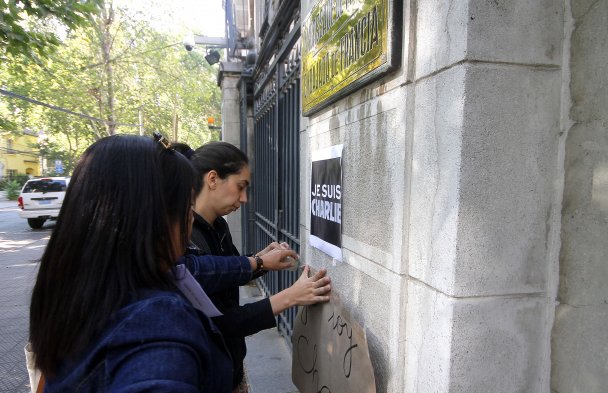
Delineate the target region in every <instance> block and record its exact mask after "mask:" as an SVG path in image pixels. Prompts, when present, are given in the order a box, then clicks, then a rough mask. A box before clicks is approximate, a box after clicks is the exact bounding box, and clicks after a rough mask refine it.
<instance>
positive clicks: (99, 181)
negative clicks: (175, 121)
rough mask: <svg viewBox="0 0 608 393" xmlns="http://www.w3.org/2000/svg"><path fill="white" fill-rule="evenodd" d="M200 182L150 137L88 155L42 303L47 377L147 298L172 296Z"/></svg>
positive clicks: (62, 218) (33, 319) (121, 139)
mask: <svg viewBox="0 0 608 393" xmlns="http://www.w3.org/2000/svg"><path fill="white" fill-rule="evenodd" d="M194 176H195V175H194V171H193V168H192V165H191V163H190V162H189V161H188V160H187V159H186V158H185V157H184V156H182V155H181V154H178V153H176V152H175V151H173V150H170V149H166V148H165V147H163V146H162V145H160V144H159V143H156V142H154V141H153V140H152V139H150V138H145V137H139V136H127V135H115V136H110V137H107V138H103V139H101V140H99V141H97V142H95V143H94V144H93V145H91V146H90V147H89V148H88V149H87V150H86V151H85V153H84V154H83V156H82V157H81V159H80V161H79V162H78V165H77V166H76V169H75V170H74V174H73V176H72V179H71V181H70V185H69V187H68V189H67V192H66V196H65V199H64V201H63V205H62V207H61V211H60V213H59V217H58V218H57V223H56V225H55V229H54V231H53V233H52V235H51V238H50V240H49V243H48V245H47V247H46V250H45V252H44V254H43V256H42V259H41V263H40V270H39V272H38V277H37V280H36V284H35V286H34V290H33V294H32V303H31V307H30V341H31V343H32V347H33V351H34V353H35V354H36V365H37V367H38V368H39V369H40V370H41V371H42V372H43V373H44V374H46V375H53V373H54V372H55V371H57V367H59V364H60V362H61V361H62V360H66V359H70V358H71V357H74V356H77V355H78V353H79V352H80V351H82V350H84V349H85V348H86V347H87V346H88V345H89V344H90V343H91V342H92V341H93V340H94V339H95V337H96V336H97V335H98V334H100V332H101V331H102V329H103V328H104V326H105V325H106V324H107V323H108V321H109V320H110V318H111V315H112V313H113V312H115V311H117V310H118V309H119V308H120V307H121V306H124V305H125V304H126V303H128V301H129V300H130V299H131V297H132V296H133V295H135V293H136V291H137V290H140V289H145V288H159V289H163V288H169V287H171V282H170V279H169V277H168V275H167V271H168V270H169V269H171V267H172V266H173V264H174V263H175V261H176V259H177V257H178V255H175V254H176V253H177V252H178V251H177V250H183V249H185V246H186V244H187V241H188V237H189V228H190V214H191V213H190V208H191V203H192V190H193V179H194ZM175 231H179V234H180V236H179V242H180V243H181V244H174V243H175V240H176V236H175V235H173V234H174V233H175Z"/></svg>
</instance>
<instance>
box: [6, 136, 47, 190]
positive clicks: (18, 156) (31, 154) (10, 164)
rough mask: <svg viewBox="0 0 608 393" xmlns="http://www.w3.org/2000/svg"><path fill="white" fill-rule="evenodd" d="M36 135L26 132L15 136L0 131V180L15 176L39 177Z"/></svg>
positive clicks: (38, 154)
mask: <svg viewBox="0 0 608 393" xmlns="http://www.w3.org/2000/svg"><path fill="white" fill-rule="evenodd" d="M37 143H38V134H37V133H35V132H33V131H30V130H26V131H23V133H22V134H21V135H18V136H15V135H14V134H10V133H8V132H1V131H0V179H4V178H7V177H8V178H11V177H13V176H17V175H31V176H40V153H39V151H38V147H37Z"/></svg>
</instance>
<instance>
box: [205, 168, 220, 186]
mask: <svg viewBox="0 0 608 393" xmlns="http://www.w3.org/2000/svg"><path fill="white" fill-rule="evenodd" d="M218 179H219V176H218V174H217V172H216V171H214V170H210V171H209V172H207V173H206V174H205V178H204V180H205V184H206V185H207V186H208V187H209V188H210V189H212V190H215V188H216V187H217V181H218Z"/></svg>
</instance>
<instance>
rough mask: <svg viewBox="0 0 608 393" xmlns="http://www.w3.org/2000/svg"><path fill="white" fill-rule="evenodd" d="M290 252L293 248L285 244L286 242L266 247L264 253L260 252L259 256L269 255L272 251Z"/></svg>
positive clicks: (273, 243) (274, 243)
mask: <svg viewBox="0 0 608 393" xmlns="http://www.w3.org/2000/svg"><path fill="white" fill-rule="evenodd" d="M277 249H278V250H290V249H291V248H290V247H289V244H287V243H285V242H281V243H277V242H272V243H270V244H269V245H267V246H266V248H265V249H263V250H262V251H260V252H258V253H257V254H255V255H257V256H259V257H261V256H263V255H264V254H267V253H269V252H270V251H272V250H277Z"/></svg>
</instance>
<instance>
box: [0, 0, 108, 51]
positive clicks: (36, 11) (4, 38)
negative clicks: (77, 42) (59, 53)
mask: <svg viewBox="0 0 608 393" xmlns="http://www.w3.org/2000/svg"><path fill="white" fill-rule="evenodd" d="M0 7H1V8H2V11H1V12H0V57H2V58H4V57H5V56H6V55H11V56H25V57H28V58H37V57H46V56H48V55H49V54H50V53H51V52H52V50H53V49H55V48H56V47H57V46H58V45H59V44H60V40H59V37H58V35H57V30H58V29H61V28H64V29H65V28H68V29H75V28H78V27H82V26H86V25H87V24H88V22H89V17H90V15H93V14H95V13H96V12H98V10H99V0H86V1H76V0H36V1H29V0H0Z"/></svg>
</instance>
